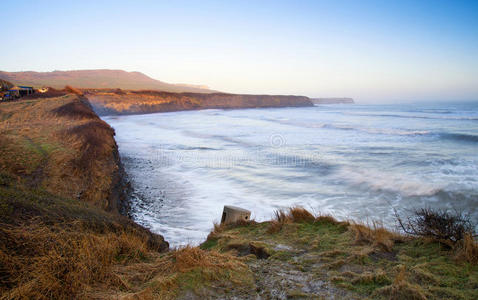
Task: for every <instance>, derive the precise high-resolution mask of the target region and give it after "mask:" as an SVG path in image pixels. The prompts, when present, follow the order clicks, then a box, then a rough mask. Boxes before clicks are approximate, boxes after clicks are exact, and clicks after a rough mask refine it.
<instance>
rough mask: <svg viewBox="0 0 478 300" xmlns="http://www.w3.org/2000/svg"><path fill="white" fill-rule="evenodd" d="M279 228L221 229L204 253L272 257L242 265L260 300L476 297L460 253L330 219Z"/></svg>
mask: <svg viewBox="0 0 478 300" xmlns="http://www.w3.org/2000/svg"><path fill="white" fill-rule="evenodd" d="M276 223H277V222H272V223H271V222H264V223H249V224H245V225H240V226H229V227H225V228H224V227H223V228H221V227H220V228H218V229H217V230H216V231H215V232H213V233H212V234H211V235H210V237H209V238H208V240H207V241H206V242H205V243H203V244H202V245H201V248H203V249H213V250H216V251H220V252H227V253H236V254H237V255H247V254H249V253H255V254H256V255H257V254H258V253H260V254H261V255H262V256H263V257H264V256H268V255H270V256H269V257H268V258H267V260H264V259H250V260H248V262H247V265H248V267H249V268H250V269H251V270H252V271H253V273H254V274H255V285H256V286H257V287H258V292H257V293H258V294H259V295H260V296H262V297H272V296H274V294H276V295H277V294H279V295H283V296H284V297H290V298H312V299H316V298H318V297H326V298H329V297H339V298H377V299H382V298H385V299H389V298H391V299H427V298H429V299H477V298H478V266H477V265H476V264H474V265H473V264H471V263H469V262H467V261H465V260H462V259H460V257H459V256H458V255H459V254H460V250H459V249H455V250H453V251H451V250H447V249H444V248H443V246H441V245H440V244H438V243H436V242H433V241H426V240H423V239H411V238H405V237H403V236H400V235H397V234H393V233H390V232H387V231H386V230H384V229H381V228H377V229H376V230H373V229H370V228H368V227H365V226H361V225H351V224H349V223H340V222H336V221H335V220H333V218H330V217H319V218H311V219H298V220H291V221H289V222H286V223H285V224H282V226H280V228H276V227H277V224H276ZM475 247H476V244H475ZM264 253H267V254H264ZM239 296H240V295H239Z"/></svg>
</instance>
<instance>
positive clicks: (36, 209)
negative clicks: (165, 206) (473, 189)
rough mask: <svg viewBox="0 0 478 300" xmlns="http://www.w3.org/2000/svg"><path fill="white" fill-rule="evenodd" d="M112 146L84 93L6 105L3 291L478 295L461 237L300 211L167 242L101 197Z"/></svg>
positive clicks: (0, 158)
mask: <svg viewBox="0 0 478 300" xmlns="http://www.w3.org/2000/svg"><path fill="white" fill-rule="evenodd" d="M98 137H101V138H98ZM114 151H115V144H114V140H113V133H112V132H111V128H109V126H107V125H106V124H105V123H103V122H101V121H100V120H99V119H98V118H97V117H96V115H94V114H92V112H91V110H90V109H88V107H87V106H85V104H84V103H83V102H82V101H81V100H80V99H79V98H78V97H77V96H74V95H66V96H63V97H59V98H52V99H42V100H28V101H20V102H12V103H3V104H1V105H0V166H1V168H0V299H11V298H39V299H51V298H94V299H118V298H121V299H194V298H204V299H209V298H217V299H224V298H234V297H235V298H236V299H256V298H257V296H259V297H262V298H278V299H286V298H311V299H317V298H322V297H323V298H339V299H340V298H356V299H359V298H378V299H380V298H384V299H389V298H392V299H425V298H437V299H474V298H478V267H477V266H476V264H471V263H469V262H467V260H466V259H465V260H464V259H463V257H462V254H463V249H460V248H459V247H458V248H456V249H454V251H450V250H446V249H444V248H443V247H442V246H440V245H439V244H438V243H435V242H432V241H426V240H423V239H409V238H404V237H402V236H399V235H396V234H393V233H390V232H387V231H385V230H383V229H380V228H378V229H375V230H372V229H370V228H368V227H365V226H357V225H351V224H348V223H339V222H336V221H335V220H333V219H332V218H330V217H318V218H315V217H313V216H311V215H310V214H307V213H304V212H302V213H298V214H296V215H294V214H291V215H288V216H284V217H283V218H282V219H283V222H278V221H271V222H264V223H255V222H249V223H246V224H236V225H231V226H219V227H216V229H215V231H214V232H212V233H211V235H210V236H209V237H208V240H207V241H205V242H204V243H203V244H202V245H201V247H187V248H184V249H179V250H174V251H170V252H167V253H162V250H164V243H163V240H162V238H160V237H159V236H156V235H153V234H151V233H150V232H149V231H147V230H145V229H144V228H142V227H140V226H138V225H136V224H134V223H133V222H132V221H131V220H129V219H127V218H125V217H122V216H120V215H118V214H117V213H116V212H115V211H116V209H115V208H117V207H116V206H111V205H109V204H107V202H108V201H107V200H105V197H106V198H108V190H110V189H111V184H112V179H111V178H112V177H114V176H112V174H115V163H114V162H115V161H116V160H115V158H114V156H115V153H114ZM116 167H117V165H116ZM105 203H106V204H105ZM105 210H112V211H113V213H108V212H106V211H105ZM296 212H297V211H296ZM474 247H475V248H474V249H475V250H476V244H474ZM465 250H466V249H465ZM475 250H474V251H475ZM474 255H475V256H474V257H475V258H476V256H478V255H476V253H475V254H474ZM475 263H476V260H475Z"/></svg>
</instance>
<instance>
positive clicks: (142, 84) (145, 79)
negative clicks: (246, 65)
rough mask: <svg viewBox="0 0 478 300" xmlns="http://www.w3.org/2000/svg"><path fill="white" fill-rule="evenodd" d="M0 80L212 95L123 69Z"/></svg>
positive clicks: (204, 89)
mask: <svg viewBox="0 0 478 300" xmlns="http://www.w3.org/2000/svg"><path fill="white" fill-rule="evenodd" d="M0 78H1V79H4V80H8V81H10V82H12V83H13V84H16V85H31V86H50V87H53V88H56V89H62V88H63V87H64V86H66V85H71V86H74V87H77V88H110V89H111V88H120V89H128V90H161V91H167V92H178V93H179V92H192V93H212V92H215V91H213V90H210V89H209V88H208V87H206V86H201V85H191V84H171V83H166V82H163V81H159V80H156V79H153V78H151V77H149V76H147V75H145V74H143V73H140V72H126V71H123V70H105V69H100V70H76V71H53V72H31V71H29V72H3V71H0Z"/></svg>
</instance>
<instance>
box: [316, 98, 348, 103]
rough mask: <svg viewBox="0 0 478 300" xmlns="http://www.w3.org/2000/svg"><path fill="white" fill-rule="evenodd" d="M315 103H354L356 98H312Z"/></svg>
mask: <svg viewBox="0 0 478 300" xmlns="http://www.w3.org/2000/svg"><path fill="white" fill-rule="evenodd" d="M310 100H312V102H313V103H314V104H340V103H343V104H353V103H355V102H354V99H352V98H311V99H310Z"/></svg>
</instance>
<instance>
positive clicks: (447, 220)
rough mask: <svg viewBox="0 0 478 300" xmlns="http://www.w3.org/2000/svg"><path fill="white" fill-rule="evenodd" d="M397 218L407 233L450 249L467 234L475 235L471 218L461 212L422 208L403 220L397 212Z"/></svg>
mask: <svg viewBox="0 0 478 300" xmlns="http://www.w3.org/2000/svg"><path fill="white" fill-rule="evenodd" d="M395 216H396V218H397V221H398V223H399V225H400V227H401V228H402V230H403V231H404V232H405V233H407V234H410V235H413V236H420V237H426V238H431V239H433V240H436V241H439V242H441V243H443V244H445V245H448V246H450V247H453V246H454V245H455V244H456V243H457V242H459V241H462V240H463V239H464V237H465V235H466V234H471V235H474V228H475V226H474V224H473V222H472V221H471V220H470V217H469V216H468V215H465V214H463V213H460V212H455V213H451V212H448V211H446V210H439V209H431V208H421V209H418V210H415V211H414V212H413V215H412V216H411V217H408V218H407V219H402V218H401V217H400V216H399V215H398V213H397V212H395Z"/></svg>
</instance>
